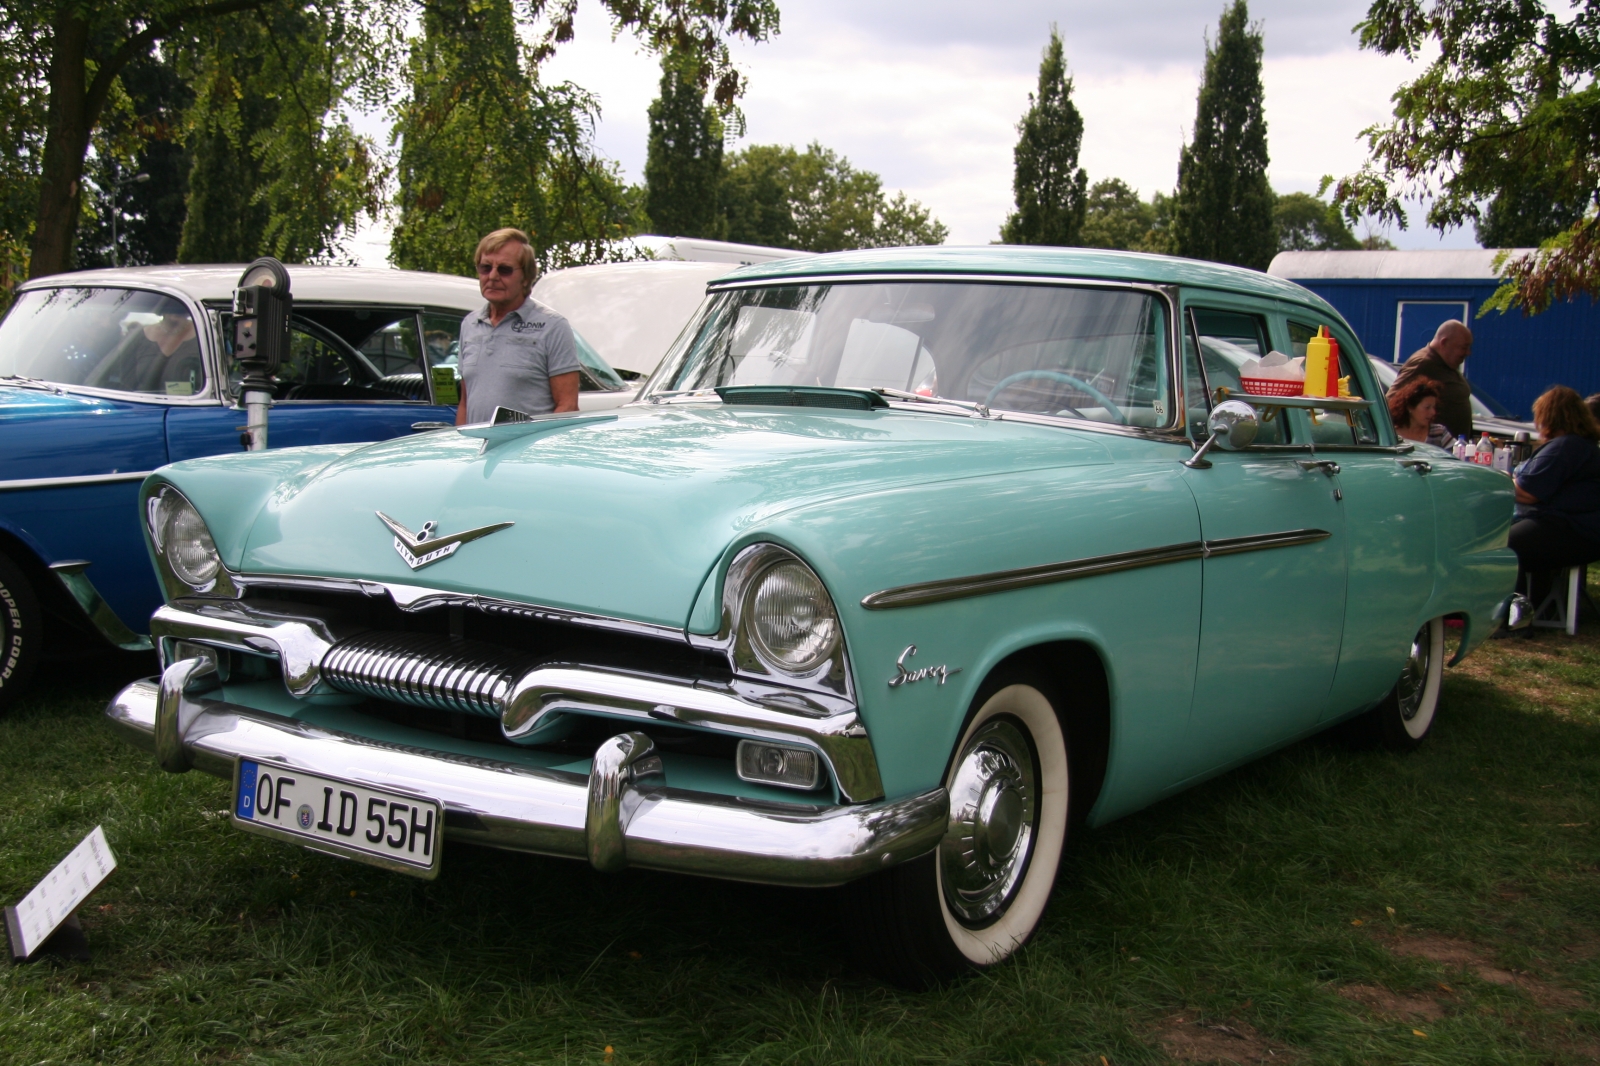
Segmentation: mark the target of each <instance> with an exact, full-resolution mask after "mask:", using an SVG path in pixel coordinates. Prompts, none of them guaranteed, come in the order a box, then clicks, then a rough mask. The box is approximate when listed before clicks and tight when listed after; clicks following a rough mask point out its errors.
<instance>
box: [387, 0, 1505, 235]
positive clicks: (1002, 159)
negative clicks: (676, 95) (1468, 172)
mask: <svg viewBox="0 0 1600 1066" xmlns="http://www.w3.org/2000/svg"><path fill="white" fill-rule="evenodd" d="M780 6H781V8H782V32H781V33H779V34H778V35H777V36H776V37H775V38H773V39H772V40H771V41H768V42H766V43H764V44H757V45H749V44H739V45H736V46H735V48H734V53H735V59H736V62H737V63H738V65H739V67H740V69H741V70H742V71H743V73H744V75H745V77H746V79H747V82H748V90H747V92H746V94H745V96H744V99H743V101H742V107H743V110H744V114H745V118H746V121H747V124H748V128H747V133H746V137H745V138H744V139H743V140H742V141H741V142H739V144H735V145H733V146H732V147H735V148H737V147H739V145H742V144H771V143H777V144H793V145H796V146H804V145H806V144H808V143H810V142H811V141H820V142H821V143H822V144H824V145H826V146H827V147H829V148H832V149H834V150H835V151H838V152H840V153H842V154H843V155H845V156H846V157H848V158H849V160H850V162H851V163H852V164H854V165H855V166H857V167H861V168H864V169H867V170H872V171H876V172H877V173H878V174H880V175H881V176H882V177H883V182H884V186H885V188H886V189H887V190H889V191H890V192H892V191H893V190H896V189H904V190H905V192H906V193H907V194H908V195H909V196H911V197H912V198H913V199H915V200H920V201H921V202H922V203H923V204H925V205H927V206H928V207H929V208H930V209H931V210H932V211H933V213H934V215H935V216H936V217H937V218H938V219H939V220H940V221H942V222H944V223H945V225H947V226H949V227H950V237H949V241H950V243H952V244H986V243H988V242H990V241H992V240H994V239H996V238H997V237H998V235H999V228H1000V224H1001V222H1002V221H1003V220H1004V218H1005V216H1006V213H1007V212H1008V211H1009V210H1010V209H1011V207H1012V200H1011V162H1012V160H1011V151H1012V147H1013V146H1014V145H1015V143H1016V136H1017V134H1016V124H1017V121H1018V119H1020V118H1021V116H1022V114H1023V112H1024V111H1026V110H1027V107H1028V94H1029V92H1031V91H1032V90H1033V89H1034V88H1035V87H1036V85H1037V79H1038V69H1039V57H1040V52H1041V50H1042V49H1043V47H1044V45H1045V43H1046V41H1047V40H1048V37H1049V32H1050V25H1051V23H1052V22H1054V23H1056V24H1057V25H1058V26H1059V27H1060V28H1061V34H1062V38H1063V40H1064V42H1065V46H1066V55H1067V64H1068V71H1069V73H1070V74H1071V76H1072V77H1073V79H1074V89H1073V99H1074V101H1075V102H1076V103H1077V106H1078V109H1079V110H1080V111H1081V112H1082V113H1083V119H1084V136H1083V151H1082V155H1081V162H1082V164H1083V166H1084V167H1085V168H1087V170H1088V172H1089V180H1090V181H1091V182H1094V181H1097V180H1099V179H1101V178H1107V177H1120V178H1122V179H1123V180H1124V181H1126V182H1128V183H1129V184H1130V185H1132V186H1134V187H1135V188H1137V189H1138V190H1139V191H1140V192H1141V193H1142V194H1144V195H1146V196H1148V195H1149V194H1151V193H1152V192H1155V191H1157V190H1160V191H1170V190H1171V189H1172V187H1173V185H1174V184H1176V181H1177V167H1178V151H1179V149H1180V147H1181V146H1182V144H1183V142H1184V140H1185V139H1186V137H1187V136H1188V133H1189V129H1190V126H1191V125H1192V123H1193V122H1194V108H1195V93H1196V91H1197V89H1198V87H1199V83H1200V76H1201V72H1202V70H1203V67H1204V64H1205V38H1206V35H1207V33H1210V34H1212V35H1215V33H1216V23H1217V19H1218V16H1219V15H1220V13H1221V10H1222V3H1221V2H1220V0H1134V2H1129V0H1123V2H1121V3H1115V2H1113V3H1107V2H1105V0H1097V2H1092V3H1091V2H1083V0H1057V2H1054V3H1047V2H1043V0H1002V2H1001V3H998V4H987V5H978V4H973V3H970V2H965V3H958V2H956V0H864V2H863V0H804V2H803V3H797V2H794V0H780ZM1365 11H1366V4H1365V3H1364V2H1360V0H1322V2H1320V3H1308V2H1306V0H1255V2H1254V3H1252V4H1251V6H1250V14H1251V17H1252V18H1253V19H1255V20H1257V21H1259V22H1260V23H1261V25H1262V30H1263V32H1264V34H1265V45H1266V63H1265V72H1264V73H1265V84H1266V108H1267V130H1268V138H1269V151H1270V153H1271V156H1272V163H1271V169H1270V175H1271V179H1272V184H1273V187H1274V188H1276V189H1277V190H1278V191H1279V192H1295V191H1305V192H1315V191H1316V188H1317V183H1318V181H1319V180H1320V179H1321V177H1322V175H1324V174H1334V175H1342V174H1347V173H1350V172H1351V171H1354V170H1355V169H1357V168H1358V167H1359V166H1360V165H1361V162H1362V161H1363V159H1364V158H1365V155H1366V153H1365V146H1364V143H1363V142H1362V140H1361V139H1360V137H1359V134H1360V131H1361V130H1362V129H1363V128H1365V127H1367V126H1369V125H1372V124H1373V123H1376V122H1382V121H1384V120H1385V119H1387V118H1388V117H1389V116H1390V114H1391V104H1390V100H1389V97H1390V95H1391V94H1392V93H1393V92H1394V91H1395V89H1396V88H1397V87H1398V86H1399V85H1400V84H1401V83H1403V82H1405V81H1408V80H1410V79H1412V78H1414V77H1415V76H1416V75H1417V73H1418V68H1415V67H1412V66H1410V65H1408V64H1407V63H1406V62H1405V61H1404V60H1401V59H1398V58H1384V57H1380V56H1376V55H1373V54H1371V53H1368V52H1362V51H1360V50H1359V49H1358V48H1357V47H1356V39H1355V36H1354V35H1353V34H1352V32H1351V29H1352V27H1354V25H1355V24H1356V22H1358V21H1359V20H1360V19H1361V17H1362V16H1363V14H1364V13H1365ZM543 76H544V77H545V79H546V80H547V81H549V82H559V81H564V80H566V81H572V82H575V83H576V84H578V85H581V86H583V87H584V88H586V89H588V90H590V91H591V92H594V93H595V94H597V95H598V96H599V98H600V102H601V106H602V108H603V112H602V116H601V120H600V123H599V125H598V127H597V129H596V132H595V140H596V145H597V147H598V148H599V150H600V152H601V153H603V154H604V155H606V156H608V157H610V158H612V159H615V160H616V161H617V162H618V163H620V164H621V166H622V169H623V172H624V174H625V175H626V176H627V178H628V179H629V180H630V181H638V180H640V179H641V177H642V175H643V170H644V158H645V141H646V135H647V127H646V118H645V109H646V107H648V106H649V103H650V101H651V99H653V98H654V97H655V95H656V91H657V88H658V82H659V79H660V68H659V67H658V65H657V62H656V60H655V59H654V58H652V57H651V56H649V55H647V54H645V53H644V51H643V50H642V49H641V48H640V47H639V46H638V44H637V42H636V41H635V40H634V39H633V38H631V37H629V36H627V35H624V36H622V37H619V38H618V39H617V40H615V41H613V40H612V39H611V33H610V27H609V25H608V23H607V22H606V20H605V18H604V16H603V13H602V11H601V9H600V7H599V5H598V4H595V3H592V2H590V3H584V4H582V5H580V9H579V17H578V23H577V39H576V40H575V41H573V42H572V43H570V44H568V45H565V46H563V48H562V50H561V51H560V52H558V53H557V55H556V57H555V58H554V59H553V60H552V61H550V63H549V64H548V65H547V66H546V68H545V70H544V75H543ZM1387 236H1388V237H1389V238H1390V239H1391V240H1393V241H1394V242H1395V243H1396V244H1397V245H1399V246H1400V247H1403V248H1438V247H1453V248H1471V247H1476V242H1475V241H1474V240H1473V238H1472V232H1471V230H1470V229H1468V230H1465V231H1456V232H1454V233H1452V234H1450V235H1447V236H1446V237H1444V238H1442V239H1441V238H1440V237H1439V235H1438V234H1437V233H1435V232H1434V231H1432V230H1428V229H1425V228H1423V227H1421V226H1420V225H1419V224H1418V222H1416V221H1414V222H1413V224H1412V227H1411V229H1409V230H1408V231H1405V232H1399V231H1389V232H1388V233H1387ZM359 243H360V247H359V248H358V249H357V251H358V253H359V254H360V256H361V258H362V259H363V261H374V260H377V261H381V260H382V258H383V255H384V253H385V251H386V248H385V244H386V240H385V236H384V235H383V234H381V233H379V232H371V231H369V232H368V233H367V234H364V235H363V238H362V239H361V240H360V242H359Z"/></svg>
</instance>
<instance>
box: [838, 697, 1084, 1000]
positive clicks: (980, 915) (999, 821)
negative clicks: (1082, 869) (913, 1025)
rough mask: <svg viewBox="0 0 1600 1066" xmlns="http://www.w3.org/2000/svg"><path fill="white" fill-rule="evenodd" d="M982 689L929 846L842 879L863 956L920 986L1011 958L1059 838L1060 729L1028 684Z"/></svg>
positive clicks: (1029, 926) (1063, 809) (1033, 923)
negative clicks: (939, 836) (941, 822)
mask: <svg viewBox="0 0 1600 1066" xmlns="http://www.w3.org/2000/svg"><path fill="white" fill-rule="evenodd" d="M988 692H989V694H988V695H987V696H986V697H985V696H984V695H983V694H982V693H980V697H979V707H978V710H977V712H976V713H975V714H974V715H973V716H972V718H971V720H970V721H969V722H968V724H967V727H966V729H965V730H964V731H963V732H962V736H961V740H960V742H959V743H958V744H957V745H956V749H955V751H956V753H955V757H954V758H953V759H952V760H951V762H950V767H949V769H948V771H947V772H946V774H945V789H946V790H947V791H948V792H949V793H950V821H949V828H948V829H947V831H946V833H945V836H944V839H943V840H942V841H941V842H940V844H939V846H938V848H936V849H935V850H934V851H933V853H932V854H929V855H924V856H922V857H921V858H918V859H914V860H912V861H911V862H907V863H904V864H902V865H900V866H897V867H895V868H894V869H892V870H887V871H885V872H883V873H881V874H875V875H873V876H872V877H869V878H865V879H864V880H862V881H860V882H857V883H856V884H855V885H853V886H851V892H850V905H851V909H852V912H853V917H854V919H855V922H854V923H853V924H855V925H856V926H857V932H858V935H857V936H855V937H853V938H852V942H853V944H854V945H855V947H856V949H857V950H858V951H859V952H860V954H861V961H862V963H863V964H864V966H865V967H866V968H867V969H869V970H872V971H874V972H876V973H878V974H880V975H881V976H883V977H884V978H886V979H887V980H889V981H891V982H893V983H895V984H898V985H902V986H904V987H908V988H926V987H928V986H930V985H934V984H938V983H940V982H943V981H947V980H950V979H951V978H954V977H957V976H960V975H961V974H962V973H964V972H966V971H968V970H972V969H975V968H983V967H988V966H993V965H995V964H996V963H999V962H1002V961H1004V960H1005V959H1006V958H1008V957H1010V956H1011V955H1012V954H1013V953H1014V952H1015V951H1016V950H1017V949H1018V948H1020V947H1021V946H1022V945H1023V944H1024V943H1026V942H1027V940H1028V938H1029V937H1031V936H1032V935H1033V932H1034V930H1035V929H1036V928H1037V927H1038V924H1039V920H1040V918H1041V917H1043V915H1044V910H1045V906H1046V905H1047V904H1048V903H1049V900H1050V890H1051V888H1052V887H1053V886H1054V884H1055V878H1056V869H1057V867H1058V866H1059V865H1060V862H1061V849H1062V845H1063V843H1064V841H1065V839H1066V831H1067V819H1068V809H1067V807H1068V794H1069V786H1070V779H1071V775H1070V772H1069V769H1068V761H1067V747H1066V739H1065V737H1064V735H1063V734H1062V731H1061V723H1060V720H1059V719H1058V717H1057V715H1056V711H1055V708H1054V707H1053V706H1052V705H1051V703H1050V700H1049V699H1048V698H1047V697H1046V696H1045V695H1044V693H1043V692H1042V691H1041V690H1040V689H1039V688H1037V687H1035V686H1033V685H1030V684H1026V683H1013V684H1007V685H1004V686H1002V687H999V688H997V689H992V688H991V689H989V690H988Z"/></svg>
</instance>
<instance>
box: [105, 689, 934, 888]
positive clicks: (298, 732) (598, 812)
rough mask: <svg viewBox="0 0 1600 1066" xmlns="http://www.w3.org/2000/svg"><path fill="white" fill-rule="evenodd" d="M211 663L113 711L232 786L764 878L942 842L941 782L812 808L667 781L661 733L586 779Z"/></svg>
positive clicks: (887, 857) (821, 874) (610, 861)
mask: <svg viewBox="0 0 1600 1066" xmlns="http://www.w3.org/2000/svg"><path fill="white" fill-rule="evenodd" d="M208 669H209V664H207V663H206V662H205V661H204V660H202V659H184V660H180V661H178V662H175V663H173V664H172V665H171V666H169V667H168V668H167V670H166V672H165V673H164V674H163V675H162V677H161V678H160V679H157V678H149V679H146V680H143V681H136V682H134V683H133V684H131V685H129V686H127V687H126V688H124V689H123V690H122V691H121V692H120V693H118V694H117V696H116V698H115V699H113V700H112V701H111V703H110V705H109V706H108V707H107V708H106V714H107V716H108V717H109V718H110V719H111V722H112V724H113V725H114V726H116V727H117V728H118V729H119V730H120V731H121V732H123V733H124V734H125V735H126V736H127V737H128V739H130V740H131V741H133V742H134V743H135V744H137V745H138V746H140V747H143V748H146V749H148V750H152V751H155V752H156V753H157V757H158V759H159V760H160V762H161V764H162V765H163V766H164V767H166V768H167V769H172V770H184V769H188V768H190V767H193V768H194V769H198V770H202V771H204V772H206V773H210V774H214V775H216V776H218V777H222V778H225V779H228V780H232V778H233V772H234V766H235V763H236V762H237V760H239V759H240V758H245V759H251V760H254V761H257V762H264V763H279V764H283V765H288V766H293V767H295V768H298V769H303V770H306V771H309V772H312V773H317V774H322V775H325V776H328V777H334V778H341V779H344V780H347V781H351V782H354V783H356V784H361V785H367V786H370V787H373V788H380V789H388V790H398V791H401V792H411V793H415V794H417V795H422V796H427V797H430V798H432V799H435V800H438V801H439V802H440V803H441V804H442V805H443V807H444V810H445V823H444V828H445V836H446V838H447V839H455V840H465V841H470V842H473V843H477V844H484V845H488V846H490V847H497V848H505V849H508V850H513V851H527V852H536V853H539V854H543V855H556V856H563V857H569V858H586V859H588V860H589V861H590V863H591V864H592V865H594V866H595V867H596V868H597V869H600V870H615V869H619V868H622V867H624V866H636V867H641V868H644V869H653V870H667V871H671V872H675V873H688V874H699V875H703V876H709V877H718V878H725V879H728V880H737V881H756V882H762V883H766V884H778V885H800V886H826V885H836V884H843V883H844V882H847V881H850V880H853V879H855V878H858V877H861V876H864V875H866V874H869V873H873V872H874V871H877V870H881V869H884V868H886V867H888V866H891V865H893V864H895V863H898V862H902V861H904V860H907V859H912V858H915V857H917V856H919V855H922V854H924V853H926V852H928V851H931V850H932V849H933V848H934V847H935V846H936V845H937V844H938V842H939V840H940V839H941V838H942V837H943V836H944V833H945V830H946V823H947V820H948V812H949V798H948V796H947V795H946V793H945V791H944V790H943V789H934V790H933V791H930V792H924V793H922V794H921V795H917V796H911V797H908V798H905V799H899V800H893V801H878V802H875V803H864V804H849V805H842V806H832V807H815V808H813V807H808V806H804V805H800V804H776V803H759V802H753V801H749V800H741V799H737V798H732V797H725V796H717V795H710V794H707V793H699V792H686V791H683V790H678V789H672V788H666V787H661V786H659V785H658V784H657V782H658V781H659V778H658V777H656V776H655V775H654V773H653V772H652V771H653V770H655V769H656V767H655V766H652V765H651V764H652V762H653V760H651V759H650V758H648V756H649V744H650V740H649V738H648V737H646V736H644V735H643V734H642V733H624V734H621V735H620V736H617V737H613V738H612V739H611V740H609V741H607V742H606V743H605V744H602V745H601V747H600V750H599V751H598V752H596V754H595V758H594V764H593V768H592V769H591V771H590V773H589V775H588V777H587V778H585V777H584V776H582V775H580V774H574V773H568V772H564V771H559V770H541V769H532V768H529V767H526V766H520V765H515V764H511V763H504V762H496V761H493V760H490V759H481V758H472V757H468V756H462V755H454V754H449V753H444V752H436V751H426V750H422V749H418V748H407V747H400V746H397V745H393V744H385V743H380V742H378V741H373V740H368V739H365V738H362V737H357V736H353V735H350V734H346V733H339V732H335V731H332V730H327V729H322V728H319V727H317V726H313V725H310V724H308V723H306V722H301V721H296V720H294V719H290V718H282V717H279V716H277V715H272V714H268V713H266V712H263V711H258V710H254V709H252V708H248V707H241V706H239V705H236V704H231V703H226V702H223V701H221V700H214V699H209V698H206V697H205V696H203V695H200V694H198V692H197V690H199V689H203V688H205V687H206V680H205V674H206V672H207V670H208Z"/></svg>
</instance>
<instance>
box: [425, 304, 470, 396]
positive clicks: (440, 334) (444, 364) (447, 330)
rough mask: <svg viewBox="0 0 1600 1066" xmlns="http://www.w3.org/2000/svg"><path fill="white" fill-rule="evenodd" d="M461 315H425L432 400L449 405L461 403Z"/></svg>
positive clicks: (431, 312) (434, 313)
mask: <svg viewBox="0 0 1600 1066" xmlns="http://www.w3.org/2000/svg"><path fill="white" fill-rule="evenodd" d="M463 317H465V316H463V315H461V314H444V313H440V312H436V311H430V312H428V313H426V314H424V315H423V316H422V352H423V355H424V356H425V357H426V358H427V360H428V373H429V374H430V375H431V376H432V378H433V400H434V402H435V403H439V404H444V405H445V406H447V407H451V406H454V405H456V404H458V403H460V402H461V385H460V382H461V320H462V318H463Z"/></svg>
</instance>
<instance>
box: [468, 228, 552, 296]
mask: <svg viewBox="0 0 1600 1066" xmlns="http://www.w3.org/2000/svg"><path fill="white" fill-rule="evenodd" d="M512 241H516V242H517V243H519V244H521V245H522V254H521V255H520V256H518V257H517V265H518V266H519V267H521V268H522V295H524V296H526V295H528V294H529V293H530V292H532V291H533V282H534V275H535V274H537V273H538V270H539V267H538V264H537V263H536V262H535V261H534V258H533V242H532V241H530V240H528V235H527V234H526V233H523V232H522V231H521V230H519V229H516V228H515V227H512V226H506V227H505V228H504V229H497V230H495V231H494V232H493V233H491V234H489V235H488V236H487V237H485V238H484V239H483V240H481V241H479V242H478V250H477V251H475V252H473V253H472V268H473V269H474V270H476V269H477V268H478V264H479V263H481V262H483V257H484V256H486V255H488V254H489V253H490V252H498V251H499V250H500V249H502V248H504V247H505V246H506V245H508V244H510V243H511V242H512Z"/></svg>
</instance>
